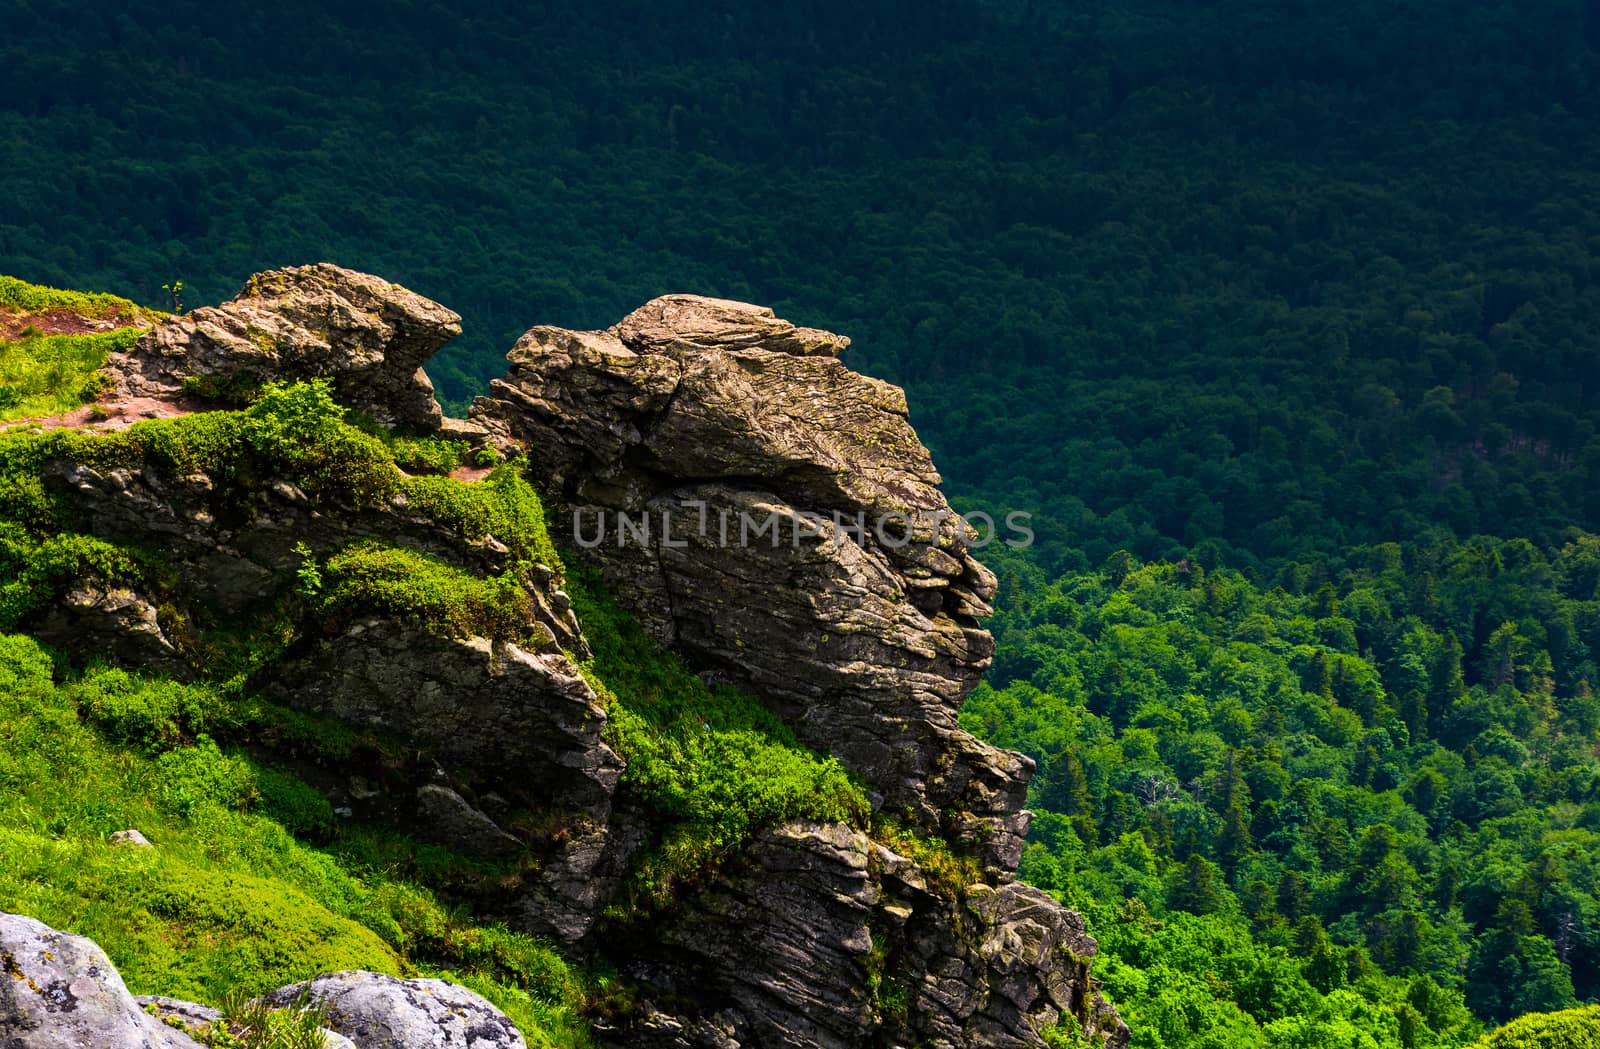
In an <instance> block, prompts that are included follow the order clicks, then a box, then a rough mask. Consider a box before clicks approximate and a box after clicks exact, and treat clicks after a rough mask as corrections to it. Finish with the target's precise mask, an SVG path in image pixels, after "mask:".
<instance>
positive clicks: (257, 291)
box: [107, 263, 461, 430]
mask: <svg viewBox="0 0 1600 1049" xmlns="http://www.w3.org/2000/svg"><path fill="white" fill-rule="evenodd" d="M459 334H461V318H460V317H459V316H458V315H456V314H455V313H452V312H451V311H450V310H447V309H445V308H444V307H443V306H441V305H439V304H438V303H436V302H432V301H430V300H428V299H425V298H423V297H422V296H420V295H417V294H415V293H413V292H410V291H407V290H406V289H404V288H401V287H399V286H398V285H395V284H390V283H389V282H388V281H386V280H383V279H382V278H379V277H374V276H371V275H369V274H365V273H356V272H353V271H351V270H347V269H341V268H340V267H338V266H333V265H329V264H328V263H319V264H317V265H313V266H291V267H288V268H287V269H281V270H273V271H271V272H269V273H258V274H257V275H255V276H254V277H251V278H250V282H249V283H248V284H246V285H245V287H244V290H243V291H242V292H240V293H239V295H238V296H237V297H236V298H234V299H232V300H230V301H228V302H225V303H223V304H222V305H220V306H206V307H202V308H200V309H197V310H195V311H193V312H192V313H186V314H182V315H180V316H175V317H170V318H168V319H167V320H165V321H163V322H162V323H161V324H159V325H157V326H156V327H155V328H154V329H152V330H151V331H149V332H147V333H146V334H145V335H143V336H141V337H140V339H139V341H138V342H136V343H135V344H134V346H133V348H132V349H131V350H129V351H128V352H127V353H125V354H115V355H113V357H112V359H111V361H110V362H109V364H108V366H107V372H108V374H109V375H110V377H111V380H112V382H111V394H112V396H113V397H153V398H172V397H178V396H182V395H185V394H193V395H197V396H199V397H202V398H207V397H210V398H219V399H224V400H227V399H236V398H238V397H239V396H241V395H243V394H246V393H248V392H249V391H250V390H252V389H254V388H256V387H259V386H260V385H261V384H262V383H264V382H268V381H272V380H292V379H312V378H319V377H327V378H331V379H333V380H334V382H335V385H336V387H337V388H338V391H339V393H340V395H341V397H342V399H343V401H344V403H346V404H348V405H350V406H351V407H352V408H358V409H361V410H363V411H367V412H370V413H371V414H372V415H373V416H375V417H376V418H377V419H378V421H380V422H383V423H386V424H389V425H403V426H408V427H412V428H415V429H421V430H433V429H435V428H437V427H438V425H439V423H440V420H441V414H440V411H439V405H438V402H437V401H435V400H434V397H433V384H432V383H431V382H430V381H429V380H428V376H427V374H426V373H425V372H424V371H423V370H422V363H423V362H424V361H426V360H427V359H428V358H429V357H431V356H433V354H434V353H435V352H437V351H438V349H439V347H440V346H443V345H444V344H445V343H446V342H448V341H449V340H450V339H452V338H454V337H455V336H457V335H459Z"/></svg>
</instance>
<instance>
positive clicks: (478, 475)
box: [450, 466, 494, 482]
mask: <svg viewBox="0 0 1600 1049" xmlns="http://www.w3.org/2000/svg"><path fill="white" fill-rule="evenodd" d="M492 473H494V467H492V466H458V467H456V468H455V469H454V470H451V471H450V479H451V480H454V481H467V482H472V481H481V480H483V479H484V478H485V477H488V476H489V475H490V474H492Z"/></svg>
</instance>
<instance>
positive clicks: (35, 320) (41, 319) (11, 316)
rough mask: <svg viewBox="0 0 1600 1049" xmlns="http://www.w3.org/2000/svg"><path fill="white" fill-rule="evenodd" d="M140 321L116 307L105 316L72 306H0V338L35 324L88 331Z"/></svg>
mask: <svg viewBox="0 0 1600 1049" xmlns="http://www.w3.org/2000/svg"><path fill="white" fill-rule="evenodd" d="M140 323H145V324H148V323H149V322H147V321H146V322H141V321H140V319H139V318H138V317H136V316H131V315H129V314H127V313H125V312H123V311H121V310H113V311H112V312H110V313H108V314H106V315H105V316H104V317H84V316H81V315H79V314H76V313H73V312H72V311H71V310H69V309H54V310H46V311H44V312H43V313H21V312H18V311H16V310H8V309H5V308H4V307H0V340H9V339H15V338H17V337H18V336H20V335H21V334H22V331H23V329H24V328H27V327H30V326H31V327H34V328H37V329H39V331H40V332H41V333H42V334H45V335H89V334H95V333H103V332H108V331H116V330H117V329H118V328H128V327H132V326H133V325H136V324H140Z"/></svg>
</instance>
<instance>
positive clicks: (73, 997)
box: [0, 914, 198, 1049]
mask: <svg viewBox="0 0 1600 1049" xmlns="http://www.w3.org/2000/svg"><path fill="white" fill-rule="evenodd" d="M0 1045H3V1046H5V1049H198V1043H197V1042H195V1041H194V1039H192V1038H190V1037H189V1036H188V1035H186V1034H184V1033H182V1032H181V1031H178V1030H177V1029H175V1028H172V1027H168V1026H167V1025H166V1024H164V1023H162V1022H161V1021H159V1020H157V1019H156V1018H155V1017H153V1016H150V1015H148V1014H147V1013H145V1011H144V1010H143V1009H141V1008H140V1007H139V1003H138V1002H136V1001H135V1000H134V998H133V995H131V994H129V993H128V988H127V987H126V986H125V985H124V984H123V982H122V977H121V976H119V975H118V974H117V970H116V967H115V966H113V965H112V964H111V959H109V958H107V957H106V952H104V951H102V950H101V949H100V948H99V946H97V945H96V944H95V943H94V941H93V940H89V939H86V938H84V937H82V936H73V935H72V934H70V933H64V932H57V931H56V930H54V929H52V928H50V927H49V926H48V925H45V924H44V923H43V922H38V921H35V920H34V919H32V918H25V917H23V916H22V915H20V914H0Z"/></svg>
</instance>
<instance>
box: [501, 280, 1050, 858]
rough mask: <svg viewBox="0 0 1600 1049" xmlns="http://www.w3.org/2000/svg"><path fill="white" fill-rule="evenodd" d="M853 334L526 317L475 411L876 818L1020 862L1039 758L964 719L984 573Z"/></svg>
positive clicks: (738, 322) (984, 643) (747, 310)
mask: <svg viewBox="0 0 1600 1049" xmlns="http://www.w3.org/2000/svg"><path fill="white" fill-rule="evenodd" d="M848 343H849V340H847V339H844V338H842V337H840V336H837V335H831V334H829V333H827V332H818V331H814V330H810V329H804V328H796V327H795V326H793V325H791V324H789V323H787V322H785V321H781V320H778V319H776V318H775V317H774V316H773V315H772V311H770V310H765V309H761V308H759V307H755V306H748V305H745V304H742V303H732V302H726V301H722V300H718V299H705V298H700V297H697V296H692V295H673V296H668V297H666V298H663V299H657V300H655V301H654V302H651V303H649V304H647V305H645V306H643V307H641V308H640V309H638V310H636V311H635V312H633V313H632V314H630V315H629V316H628V317H626V318H625V319H624V320H623V321H622V322H621V323H619V324H618V325H617V326H616V327H614V328H612V329H610V330H608V331H603V332H569V331H563V330H561V329H556V328H534V329H532V330H531V331H529V332H528V333H527V334H526V335H524V336H523V337H522V339H521V340H520V341H519V342H518V343H517V345H516V346H515V347H514V348H513V349H512V351H511V353H510V355H509V360H510V362H511V371H510V374H509V375H508V376H507V377H506V378H505V379H502V380H498V381H496V382H493V383H491V384H490V393H489V396H488V397H486V398H481V399H480V400H479V401H478V403H477V404H476V405H474V407H473V411H472V418H473V419H474V420H475V421H477V422H479V423H481V424H483V425H485V426H486V427H488V428H489V429H490V430H491V431H492V432H494V433H496V434H497V435H499V436H500V437H501V438H502V439H503V440H506V441H510V442H516V443H519V444H524V445H526V446H527V447H530V448H534V449H537V450H538V455H537V456H536V460H535V463H534V469H535V470H538V471H540V472H541V473H542V474H543V477H544V479H545V481H546V483H547V484H548V485H549V486H550V488H551V489H552V490H554V491H555V492H557V493H558V494H559V497H560V499H561V500H562V502H563V503H564V504H565V507H564V509H565V511H566V513H565V514H564V515H563V516H564V517H565V518H566V519H567V520H571V521H573V522H574V526H575V535H574V537H573V538H574V541H575V542H576V544H577V545H580V546H589V547H590V548H589V549H587V550H585V551H584V552H583V555H584V556H585V557H586V558H588V559H590V560H592V561H593V562H595V563H596V564H598V565H599V566H600V568H601V570H602V573H603V575H604V577H605V580H606V582H607V584H608V586H609V587H610V589H611V590H612V592H613V593H614V594H616V595H617V596H618V598H619V599H620V600H622V601H623V602H624V603H625V604H627V605H628V606H629V607H630V608H631V609H633V610H634V611H635V612H636V613H637V614H638V615H639V616H640V617H641V619H642V620H643V621H644V623H645V624H646V626H647V627H648V628H650V629H651V630H653V631H654V632H655V633H656V635H657V636H659V637H660V638H662V639H663V640H665V641H666V642H668V643H669V644H671V645H672V646H673V647H675V648H676V649H678V650H679V651H680V652H682V653H684V654H685V655H687V656H688V657H690V659H691V660H692V661H693V662H695V663H696V664H698V665H699V666H700V667H702V668H703V669H705V670H707V671H710V672H714V673H716V674H717V675H719V676H721V677H724V678H726V679H728V680H730V681H733V682H735V683H737V684H739V685H741V686H743V687H745V688H747V689H749V690H750V691H752V692H754V693H755V694H757V695H759V696H761V697H762V698H764V699H766V700H767V701H769V702H770V703H772V704H773V706H774V707H775V708H776V709H777V710H778V711H779V712H780V713H781V714H782V715H783V716H784V719H785V720H786V721H788V722H789V723H790V724H791V725H792V726H793V727H794V729H795V731H796V733H797V734H798V735H799V736H800V738H801V739H802V740H804V741H805V742H806V743H808V744H810V745H811V746H813V747H816V748H817V749H819V750H825V751H828V752H829V753H832V754H835V755H836V756H838V757H839V758H840V759H841V760H842V761H843V762H844V763H845V764H846V765H848V766H849V767H850V768H851V769H852V770H853V771H855V772H857V773H858V774H859V775H860V776H861V777H862V778H863V779H864V780H865V781H866V782H867V784H868V785H869V786H870V787H871V788H872V789H873V790H874V791H875V792H876V793H877V794H878V795H879V797H878V799H877V800H879V801H880V802H881V805H882V806H884V807H886V808H887V809H888V810H889V811H890V812H893V813H896V814H907V815H909V816H910V817H911V818H912V819H914V820H915V821H916V822H918V823H919V824H921V825H922V826H924V827H926V828H928V829H929V830H930V831H933V832H936V833H940V834H946V835H950V836H952V837H953V838H954V839H956V840H957V841H959V842H961V843H964V844H967V845H970V846H973V847H975V848H977V849H979V850H980V851H981V853H982V855H983V856H984V857H986V859H988V860H989V862H990V863H991V865H992V866H993V867H995V868H996V869H999V870H1008V869H1011V868H1014V867H1015V866H1016V862H1017V858H1018V856H1019V854H1020V849H1021V842H1022V835H1023V834H1024V833H1025V832H1026V829H1027V822H1026V817H1025V815H1023V813H1022V804H1023V799H1024V795H1025V793H1026V788H1027V780H1028V776H1029V774H1030V773H1031V771H1032V764H1031V762H1029V760H1028V759H1027V758H1025V757H1023V756H1021V755H1018V754H1013V753H1008V752H1005V751H1001V750H998V749H996V748H994V747H990V746H988V745H986V744H984V743H982V742H980V741H978V740H976V739H974V738H973V737H972V736H970V735H969V734H967V733H966V732H963V731H962V730H961V729H960V728H959V727H958V726H957V724H956V711H957V709H958V708H959V707H960V705H961V701H962V700H963V699H964V698H965V697H966V694H967V693H968V692H969V691H970V690H971V689H972V686H973V685H974V684H976V682H977V680H978V677H979V675H980V674H982V672H983V671H984V669H985V668H987V667H988V665H989V661H990V657H991V656H992V655H993V652H994V642H993V640H992V639H991V638H990V636H989V633H988V632H987V631H986V630H984V629H983V628H982V626H981V625H980V624H979V618H980V617H982V616H985V615H988V614H989V611H990V609H989V605H988V601H989V599H990V598H991V597H993V596H994V587H995V581H994V576H993V575H992V574H991V573H989V571H988V570H987V569H985V568H984V567H983V566H982V565H981V564H979V563H978V562H977V561H976V560H975V559H974V558H973V557H971V556H970V554H969V552H968V550H967V544H968V541H969V540H970V538H971V535H972V533H971V530H970V529H969V528H968V527H967V526H966V524H965V523H964V522H963V521H962V519H961V518H960V517H958V516H957V515H956V514H955V512H954V511H953V510H951V508H950V504H949V503H948V502H946V500H945V498H944V495H943V494H942V493H941V492H940V491H939V487H938V485H939V483H940V478H939V474H938V472H937V471H936V470H935V469H934V466H933V462H932V460H931V458H930V457H929V455H928V452H927V449H926V448H924V447H923V446H922V443H921V442H920V441H919V440H918V439H917V435H916V432H915V431H914V430H913V429H912V428H911V424H910V422H909V421H908V419H907V409H906V400H905V395H904V394H903V393H902V392H901V391H900V390H899V389H898V388H896V387H893V386H890V385H889V384H887V383H884V382H881V381H879V380H876V379H871V378H868V377H866V376H863V375H858V374H856V373H855V372H852V371H850V370H849V369H848V368H846V367H845V366H844V365H843V364H842V363H841V362H840V361H838V360H837V359H836V358H835V356H834V355H835V354H837V353H838V352H839V351H841V350H842V349H843V348H844V347H845V346H847V345H848Z"/></svg>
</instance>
